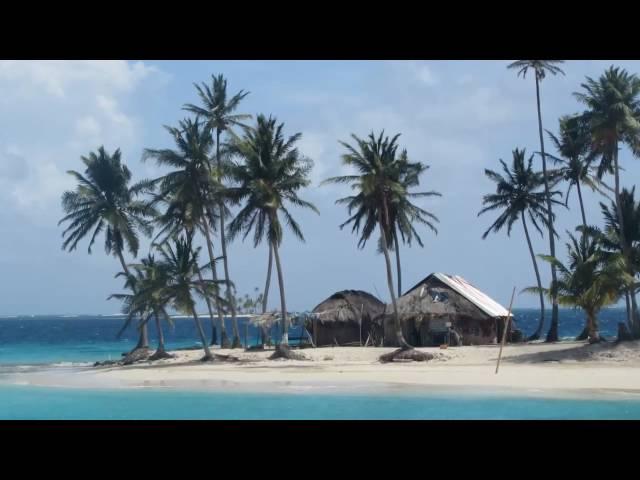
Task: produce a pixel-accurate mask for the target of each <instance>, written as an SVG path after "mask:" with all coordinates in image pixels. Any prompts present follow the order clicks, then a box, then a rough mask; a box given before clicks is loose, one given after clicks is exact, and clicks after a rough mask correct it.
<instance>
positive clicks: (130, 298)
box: [109, 254, 173, 360]
mask: <svg viewBox="0 0 640 480" xmlns="http://www.w3.org/2000/svg"><path fill="white" fill-rule="evenodd" d="M132 267H133V270H134V272H135V273H134V274H133V275H131V276H129V277H128V278H127V279H126V282H125V288H129V289H131V290H132V291H133V292H134V293H131V294H124V293H123V294H113V295H111V296H110V297H109V299H111V298H115V299H118V300H121V301H122V312H123V313H124V314H125V315H127V318H126V323H129V322H131V320H132V319H133V318H135V317H140V318H142V322H143V324H146V323H147V322H149V320H150V319H151V318H152V317H153V318H154V320H155V325H156V330H157V332H158V347H157V349H156V351H155V353H154V354H153V355H151V357H149V360H161V359H163V358H173V355H171V354H169V353H167V351H166V349H165V343H164V332H163V330H162V324H161V320H164V321H166V322H167V323H168V324H169V325H171V326H173V321H172V320H171V316H170V315H169V313H168V312H167V306H168V303H169V298H168V296H167V292H166V287H167V284H168V283H169V275H168V270H167V268H166V265H165V264H163V263H161V262H156V260H155V258H154V256H153V255H151V254H149V255H148V256H147V258H144V259H142V263H140V264H135V265H132ZM118 275H124V276H125V277H126V276H127V275H126V273H125V272H121V273H119V274H118ZM126 323H125V327H126Z"/></svg>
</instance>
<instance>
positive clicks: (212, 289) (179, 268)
mask: <svg viewBox="0 0 640 480" xmlns="http://www.w3.org/2000/svg"><path fill="white" fill-rule="evenodd" d="M172 244H173V245H172ZM157 248H158V250H159V252H160V255H161V256H162V259H163V262H164V264H165V265H166V267H165V268H166V269H167V274H168V277H169V282H168V284H167V286H166V287H165V295H166V297H167V298H168V299H169V301H170V302H171V305H172V306H173V308H174V309H175V310H177V311H178V312H181V313H184V314H185V315H191V316H192V317H193V319H194V321H195V324H196V329H197V331H198V336H199V337H200V341H201V342H202V346H203V348H204V352H205V354H204V357H203V358H202V361H209V360H213V355H212V354H211V350H210V349H209V342H207V339H206V337H205V335H204V330H203V329H202V324H201V323H200V318H199V317H198V314H197V312H196V302H195V299H194V295H193V293H195V294H196V297H200V298H203V299H207V298H211V297H213V298H216V297H219V295H218V285H217V284H216V282H214V281H212V280H203V279H202V276H201V274H200V270H201V267H200V266H199V265H198V257H199V254H200V250H201V249H200V247H198V248H193V246H192V238H191V237H189V236H186V237H184V236H181V237H180V238H178V239H176V240H174V241H173V242H166V243H164V244H162V245H159V246H158V247H157ZM219 301H222V299H219Z"/></svg>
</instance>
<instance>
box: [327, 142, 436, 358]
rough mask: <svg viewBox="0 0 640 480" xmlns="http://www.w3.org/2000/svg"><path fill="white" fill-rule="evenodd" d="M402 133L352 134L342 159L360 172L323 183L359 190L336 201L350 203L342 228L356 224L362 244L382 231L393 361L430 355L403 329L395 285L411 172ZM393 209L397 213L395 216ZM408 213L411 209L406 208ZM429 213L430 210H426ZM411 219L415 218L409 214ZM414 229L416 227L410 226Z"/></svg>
mask: <svg viewBox="0 0 640 480" xmlns="http://www.w3.org/2000/svg"><path fill="white" fill-rule="evenodd" d="M399 136H400V135H399V134H398V135H395V136H394V137H393V138H391V139H389V137H388V136H386V137H385V136H384V131H383V132H381V133H380V135H378V137H377V138H376V136H375V135H374V134H373V132H372V133H370V134H369V136H368V138H367V139H366V140H364V139H361V138H359V137H357V136H356V135H354V134H352V135H351V137H352V138H353V140H354V141H355V143H356V146H352V145H349V144H348V143H346V142H340V143H341V145H342V146H344V147H345V148H346V149H347V153H345V154H344V155H342V163H343V164H344V165H346V166H349V167H354V168H355V169H357V171H358V174H356V175H346V176H341V177H332V178H328V179H327V180H325V181H324V182H323V183H337V184H351V188H352V189H353V190H355V191H356V192H357V193H356V194H355V195H351V196H348V197H345V198H341V199H339V200H337V201H336V203H337V204H346V205H347V208H348V211H349V215H350V217H349V218H348V219H347V221H346V222H344V223H343V224H342V225H341V226H340V228H344V227H345V226H346V225H349V224H352V232H356V233H358V234H359V240H358V246H359V247H361V248H362V247H363V246H364V245H365V244H366V242H367V240H368V239H369V238H370V237H371V235H372V234H373V232H374V231H375V229H376V227H377V228H378V229H379V233H380V247H381V250H382V253H383V255H384V259H385V264H386V269H387V286H388V288H389V294H390V296H391V303H392V305H393V313H394V325H395V336H396V342H397V343H398V346H399V347H400V349H399V350H397V351H396V352H393V353H392V354H391V355H386V356H385V355H383V357H381V360H383V361H391V360H393V359H395V358H406V359H413V360H426V356H424V354H421V353H420V352H416V351H414V350H413V349H412V347H411V345H409V344H408V343H407V341H406V340H405V338H404V335H403V333H402V324H401V323H400V318H399V315H398V305H397V302H396V295H395V291H394V288H393V273H392V270H391V260H390V258H389V240H390V238H392V232H393V229H394V227H396V225H394V224H393V223H392V221H395V222H396V224H397V223H399V222H400V220H399V218H400V217H401V215H402V213H400V212H401V211H402V210H401V209H402V207H403V206H405V205H406V204H404V203H402V202H405V201H406V202H408V200H406V199H407V195H408V192H407V188H406V185H405V183H406V182H405V183H403V178H404V177H403V172H404V173H406V172H407V169H408V167H407V163H408V160H407V157H406V154H404V152H403V155H398V153H397V150H398V144H397V140H398V137H399ZM391 212H393V213H394V215H395V216H394V217H392V215H391ZM404 212H405V213H407V214H408V212H409V210H408V209H405V210H404ZM425 213H428V212H425ZM407 220H408V221H409V222H410V221H411V216H410V214H408V218H407ZM407 231H411V232H413V230H410V229H409V230H407Z"/></svg>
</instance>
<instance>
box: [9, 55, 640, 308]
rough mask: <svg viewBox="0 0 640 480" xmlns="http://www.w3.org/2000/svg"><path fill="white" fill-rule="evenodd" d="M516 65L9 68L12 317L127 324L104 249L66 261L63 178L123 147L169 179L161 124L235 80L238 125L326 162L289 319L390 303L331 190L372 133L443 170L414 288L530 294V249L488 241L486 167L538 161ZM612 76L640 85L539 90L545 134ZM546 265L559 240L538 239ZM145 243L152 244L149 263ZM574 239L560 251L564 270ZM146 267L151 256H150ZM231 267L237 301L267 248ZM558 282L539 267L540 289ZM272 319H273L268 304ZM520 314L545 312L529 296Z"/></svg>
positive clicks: (591, 202)
mask: <svg viewBox="0 0 640 480" xmlns="http://www.w3.org/2000/svg"><path fill="white" fill-rule="evenodd" d="M508 63H509V62H507V61H402V62H383V61H373V62H361V61H337V62H333V61H304V62H302V61H278V62H275V61H273V62H271V61H242V62H240V61H238V62H217V61H201V62H192V61H189V62H187V61H177V62H148V61H131V62H126V61H108V62H107V61H87V62H80V61H60V62H27V61H24V62H22V61H0V91H1V92H2V95H0V205H1V208H0V272H1V275H0V314H4V315H15V314H46V313H57V314H77V313H103V314H105V313H115V312H117V311H118V310H119V306H118V305H117V304H116V303H115V302H114V301H107V300H106V298H107V296H108V295H109V294H110V293H114V292H117V291H120V289H121V282H120V280H116V279H114V275H115V273H116V272H117V271H118V263H117V261H116V260H115V259H114V258H113V257H108V256H106V255H105V254H104V251H103V249H102V248H101V245H100V246H99V247H97V248H95V249H94V251H93V253H92V254H91V255H88V254H87V251H86V242H85V243H84V244H83V245H82V246H81V247H80V248H78V250H76V251H74V252H71V253H68V252H64V251H62V250H61V232H62V228H61V227H58V225H57V222H58V220H59V219H60V218H61V217H62V211H61V207H60V196H61V194H62V192H63V191H64V190H65V189H70V188H73V186H74V185H73V182H72V181H71V179H70V177H69V176H68V175H67V174H66V173H65V172H66V171H67V170H69V169H81V167H82V164H81V162H80V156H81V155H85V154H87V153H88V152H89V151H91V150H95V149H96V148H97V147H99V146H100V145H104V146H105V148H106V149H107V150H108V151H113V150H115V149H116V148H118V147H119V148H120V149H121V150H122V153H123V158H124V160H125V161H126V163H127V164H128V166H129V167H130V169H131V170H132V171H133V173H134V176H135V177H136V178H143V177H147V178H149V177H155V176H157V175H159V174H160V173H161V170H159V169H157V168H156V167H154V166H153V165H152V164H150V163H145V164H143V163H141V161H140V158H141V154H142V151H143V149H144V148H145V147H146V148H149V147H154V148H156V147H170V146H171V143H170V138H169V137H168V134H167V133H166V131H165V130H164V129H163V128H162V125H174V124H175V123H176V122H177V121H178V120H180V119H181V118H183V117H184V116H185V112H184V111H182V110H181V107H182V105H183V104H184V103H186V102H197V97H196V95H195V90H194V88H193V82H201V81H209V79H210V76H211V74H218V73H223V74H224V75H225V76H226V77H227V78H228V81H229V88H230V91H231V93H235V91H237V90H240V89H245V90H248V91H250V92H251V93H250V95H249V96H248V97H247V98H246V99H245V100H244V102H243V103H242V106H241V109H240V111H241V112H242V113H251V114H254V115H255V114H257V113H265V114H273V115H274V116H276V117H277V118H278V119H279V120H281V121H284V122H285V128H286V130H285V132H286V133H287V134H293V133H296V132H302V140H301V141H300V150H301V151H302V152H303V153H304V154H306V155H307V156H309V157H310V158H312V159H313V160H314V162H315V168H314V171H313V175H312V177H313V185H312V186H311V188H309V189H308V190H306V191H304V192H302V193H301V196H302V197H303V198H305V199H307V200H310V201H312V202H314V203H315V204H316V205H317V207H318V208H319V209H320V212H321V215H320V216H317V215H315V214H314V213H308V212H304V211H303V212H299V213H298V218H299V221H300V223H301V224H302V226H303V230H304V233H305V236H306V238H307V241H306V243H300V242H297V241H296V240H294V239H292V238H291V236H289V238H287V239H286V240H285V242H284V246H283V250H282V261H283V264H284V274H285V286H286V291H287V300H288V306H289V307H290V308H291V309H306V308H312V307H313V306H314V305H315V304H317V303H318V302H320V301H321V300H322V299H324V298H325V297H327V296H328V295H330V294H331V293H333V292H334V291H337V290H341V289H345V288H356V289H363V290H367V291H370V292H372V293H374V294H376V295H378V296H380V297H381V298H383V299H384V300H387V299H388V292H387V289H386V280H385V268H384V260H383V257H382V256H381V255H378V254H377V253H376V245H375V242H373V243H371V245H367V247H366V248H365V249H364V250H358V249H357V248H356V242H357V240H356V237H355V236H354V235H352V234H351V233H350V231H349V230H343V231H341V230H339V228H338V225H339V224H340V223H342V222H343V221H344V220H345V219H346V217H347V212H346V211H345V209H344V207H341V206H336V205H334V201H335V199H336V198H338V197H339V196H341V195H342V194H344V193H345V192H344V190H341V189H339V188H337V187H327V186H323V187H320V186H319V182H320V181H321V180H323V179H324V178H327V177H329V176H332V175H335V174H339V173H341V172H343V171H344V169H343V167H342V166H341V165H340V154H341V153H342V149H341V147H340V145H339V144H338V140H348V138H349V135H350V134H351V133H352V132H353V133H356V134H357V135H360V136H365V135H366V134H368V133H369V132H370V131H371V130H374V131H376V132H377V131H379V130H380V129H385V131H386V132H388V133H389V134H395V133H401V134H402V136H401V137H400V143H401V145H402V146H403V147H406V148H407V149H408V152H409V154H410V156H411V157H412V158H413V159H415V160H419V161H421V162H423V163H426V164H428V165H429V166H430V167H431V168H430V170H429V171H428V172H427V174H425V175H424V176H423V178H422V185H423V189H425V190H437V191H440V192H441V193H442V194H443V196H442V197H441V198H436V199H426V200H424V201H422V203H421V205H422V206H423V207H424V208H426V209H427V210H430V211H431V212H433V213H435V214H436V215H437V216H438V217H439V218H440V224H439V225H438V230H439V234H438V235H437V236H436V235H433V234H431V233H429V232H428V231H425V232H424V235H423V239H424V240H425V248H424V249H421V248H419V247H413V248H411V249H407V248H405V249H403V250H402V258H403V269H404V276H403V285H404V286H405V287H410V286H411V285H413V284H414V283H416V282H417V281H419V280H420V279H421V278H423V277H424V276H426V275H428V274H429V273H431V272H435V271H439V272H445V273H452V274H458V275H462V276H463V277H465V278H466V279H467V280H469V281H470V282H471V283H473V284H475V285H476V286H478V287H479V288H481V289H482V290H484V291H486V292H487V293H488V294H489V295H491V296H493V297H494V298H496V299H497V300H498V301H501V302H503V303H505V304H506V303H508V300H509V296H510V293H511V289H512V288H513V286H516V287H517V288H518V290H520V289H522V288H524V287H526V286H529V285H532V284H533V283H534V276H533V269H532V265H531V261H530V257H529V253H528V251H527V247H526V243H525V241H524V235H523V233H522V232H521V230H520V229H519V228H517V227H516V228H514V231H513V232H512V235H511V237H510V238H509V237H507V236H506V232H505V233H504V234H498V235H492V236H490V237H489V238H487V239H486V240H482V239H481V235H482V233H483V232H484V230H485V229H486V227H487V226H488V225H489V224H490V223H491V222H492V220H493V218H494V217H492V216H491V215H488V216H483V217H480V218H477V212H478V210H479V209H480V205H481V199H482V195H483V194H485V193H487V192H489V191H490V190H491V189H492V184H491V182H490V181H488V180H487V179H486V178H485V177H484V174H483V169H484V168H487V167H488V168H498V160H499V159H500V158H502V159H504V160H506V161H510V160H511V151H512V150H513V149H514V148H515V147H519V148H526V149H527V151H528V152H534V151H536V150H537V149H538V140H537V138H538V137H537V125H536V111H535V90H534V81H533V78H532V77H528V78H527V79H526V80H522V79H521V78H517V77H516V75H515V72H513V71H507V70H506V65H507V64H508ZM611 63H615V64H616V65H621V66H623V67H625V68H627V69H628V70H630V71H631V72H633V73H640V62H620V61H616V62H608V61H570V62H567V63H566V64H565V66H564V69H565V71H566V76H559V77H548V78H547V79H546V80H545V81H544V82H543V85H542V99H543V121H544V126H545V128H547V129H550V130H553V131H556V130H557V119H558V117H559V116H560V115H563V114H569V113H574V112H577V111H579V110H580V109H581V106H580V105H579V104H578V103H577V102H576V100H575V99H574V98H573V96H572V92H574V91H576V90H578V89H579V88H580V83H581V82H582V81H583V80H584V78H585V76H587V75H588V76H598V75H599V74H600V73H602V71H604V69H605V68H607V67H608V66H609V65H610V64H611ZM621 162H622V165H623V166H624V167H625V169H626V172H625V174H624V182H623V183H624V184H625V185H632V184H634V183H637V181H638V179H639V178H640V161H638V160H635V159H633V158H632V157H631V156H630V154H629V152H628V151H623V152H622V154H621ZM586 197H587V198H586V203H587V216H588V220H589V221H590V222H594V223H596V222H599V221H600V214H599V208H598V201H599V198H598V197H597V196H596V195H595V194H591V193H587V195H586ZM569 207H570V209H569V210H562V211H559V212H558V230H559V231H560V232H564V231H565V230H566V229H573V227H574V226H575V225H576V224H577V222H578V219H579V211H578V206H577V199H576V198H573V199H572V200H571V201H570V202H569ZM533 241H534V245H535V248H536V251H537V252H540V253H546V249H547V248H548V244H547V240H546V239H543V238H541V237H540V236H535V237H534V238H533ZM147 245H148V244H145V249H146V248H147ZM564 251H565V248H564V238H563V240H562V242H561V243H560V247H559V252H560V253H561V254H562V255H564ZM142 253H146V251H143V252H142ZM229 255H230V268H231V273H232V276H233V279H234V280H235V282H236V285H237V289H238V292H239V293H241V294H244V293H253V290H254V288H255V287H262V285H263V283H264V276H265V273H266V263H267V249H266V246H262V247H261V248H258V249H254V248H253V246H252V244H251V243H244V244H243V243H242V242H239V241H238V242H236V243H234V244H233V245H232V246H231V248H230V252H229ZM548 270H549V269H548V268H547V266H546V265H543V266H542V272H543V277H544V281H545V282H548V280H549V276H550V275H549V271H548ZM271 299H272V301H271V302H270V304H271V305H270V306H273V307H275V306H276V303H277V299H276V295H275V294H274V293H273V291H272V295H271ZM516 306H519V307H528V306H535V298H534V297H532V296H530V295H527V294H521V295H519V296H518V297H517V300H516Z"/></svg>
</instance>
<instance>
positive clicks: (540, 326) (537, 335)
mask: <svg viewBox="0 0 640 480" xmlns="http://www.w3.org/2000/svg"><path fill="white" fill-rule="evenodd" d="M524 214H525V212H522V226H523V227H524V234H525V236H526V237H527V245H529V253H530V254H531V261H532V262H533V269H534V270H535V272H536V281H537V282H538V288H539V289H540V321H539V322H538V328H536V331H535V332H534V333H533V335H531V336H530V337H529V338H528V339H527V340H528V341H531V340H537V339H539V338H540V334H541V333H542V329H543V328H544V295H543V293H542V282H541V281H540V271H539V270H538V262H537V261H536V255H535V253H533V246H532V245H531V237H530V236H529V229H528V228H527V221H526V220H525V218H524Z"/></svg>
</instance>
